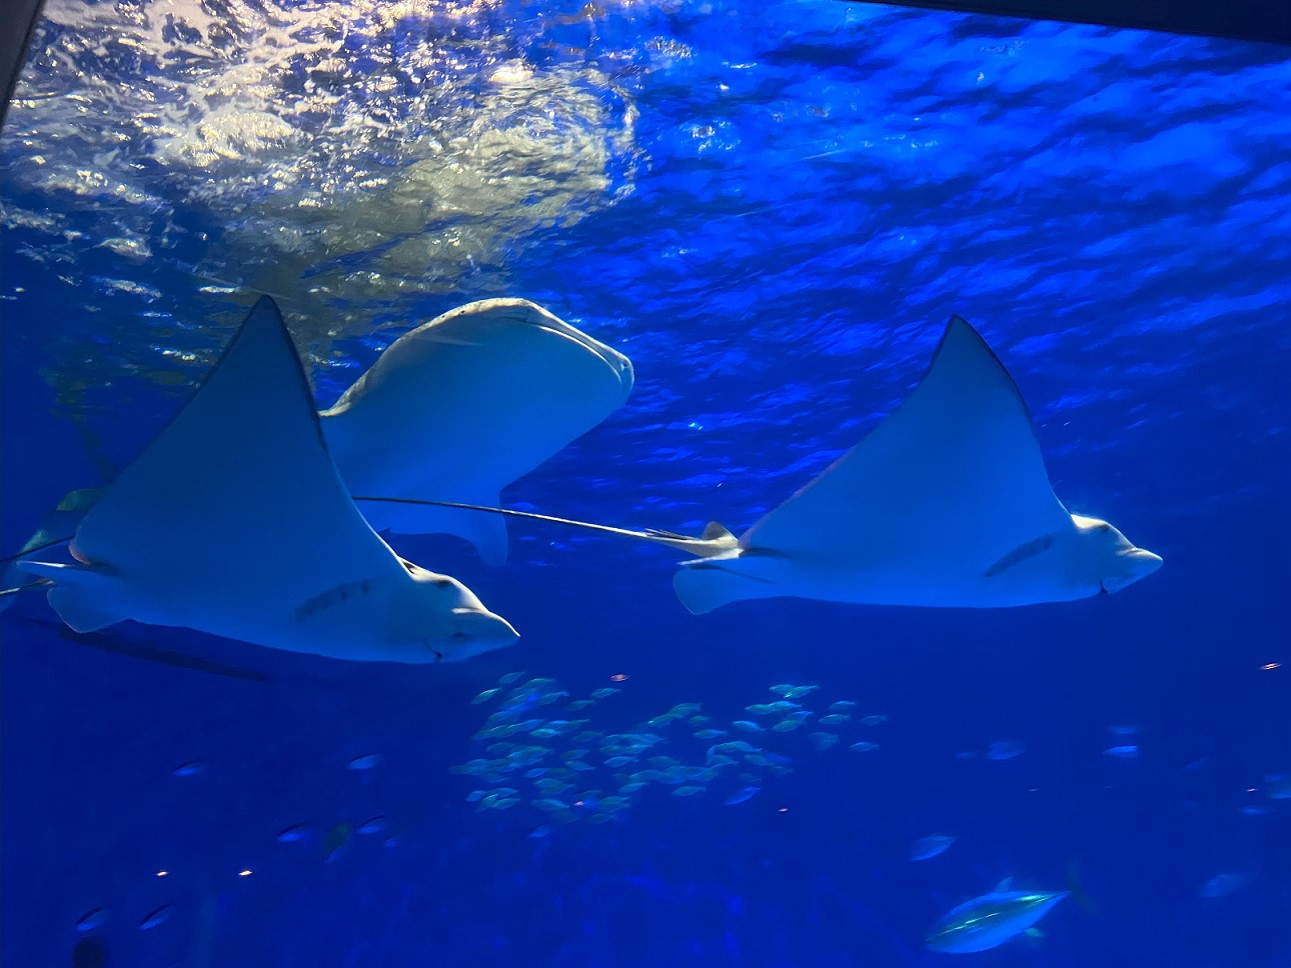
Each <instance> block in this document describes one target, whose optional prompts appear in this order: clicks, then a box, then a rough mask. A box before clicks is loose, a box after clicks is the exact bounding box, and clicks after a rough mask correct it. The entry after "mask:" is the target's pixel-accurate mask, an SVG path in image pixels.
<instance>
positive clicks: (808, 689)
mask: <svg viewBox="0 0 1291 968" xmlns="http://www.w3.org/2000/svg"><path fill="white" fill-rule="evenodd" d="M819 688H820V686H791V685H789V684H788V683H787V682H782V683H779V684H777V685H774V686H772V687H771V691H772V692H773V693H775V694H776V695H777V696H780V697H781V698H783V699H801V698H802V697H803V696H806V695H810V694H811V693H813V692H815V691H816V690H817V689H819Z"/></svg>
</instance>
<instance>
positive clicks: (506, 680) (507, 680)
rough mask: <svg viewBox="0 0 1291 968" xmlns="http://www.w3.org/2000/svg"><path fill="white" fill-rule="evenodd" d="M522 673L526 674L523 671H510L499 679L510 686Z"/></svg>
mask: <svg viewBox="0 0 1291 968" xmlns="http://www.w3.org/2000/svg"><path fill="white" fill-rule="evenodd" d="M522 675H524V673H523V672H508V673H507V674H506V675H505V676H503V677H502V678H501V679H499V680H498V682H500V683H501V684H502V685H504V686H509V685H511V683H513V682H515V681H517V680H518V679H519V678H520V677H521V676H522Z"/></svg>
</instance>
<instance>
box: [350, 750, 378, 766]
mask: <svg viewBox="0 0 1291 968" xmlns="http://www.w3.org/2000/svg"><path fill="white" fill-rule="evenodd" d="M380 762H381V754H380V753H369V754H367V755H366V756H356V757H354V759H352V760H350V762H349V763H347V764H346V766H348V767H349V768H350V769H351V770H370V769H372V768H373V767H374V766H376V765H377V764H378V763H380Z"/></svg>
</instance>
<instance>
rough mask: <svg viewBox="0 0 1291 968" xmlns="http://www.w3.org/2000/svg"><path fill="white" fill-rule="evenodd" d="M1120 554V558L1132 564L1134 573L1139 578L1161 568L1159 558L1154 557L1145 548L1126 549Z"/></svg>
mask: <svg viewBox="0 0 1291 968" xmlns="http://www.w3.org/2000/svg"><path fill="white" fill-rule="evenodd" d="M1120 554H1121V557H1122V558H1127V559H1129V560H1130V561H1131V562H1133V564H1134V571H1135V573H1136V574H1137V575H1138V577H1140V578H1143V577H1145V576H1147V575H1150V574H1152V573H1153V572H1154V571H1156V570H1157V569H1158V568H1160V567H1161V561H1162V559H1161V556H1160V555H1154V554H1153V553H1152V552H1150V551H1148V550H1147V549H1146V548H1127V549H1126V550H1125V551H1122V552H1121V553H1120Z"/></svg>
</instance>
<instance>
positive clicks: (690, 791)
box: [672, 786, 704, 797]
mask: <svg viewBox="0 0 1291 968" xmlns="http://www.w3.org/2000/svg"><path fill="white" fill-rule="evenodd" d="M703 792H704V788H703V787H701V786H679V787H677V789H675V790H673V791H672V795H673V796H674V797H693V796H694V795H695V794H696V793H703Z"/></svg>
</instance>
